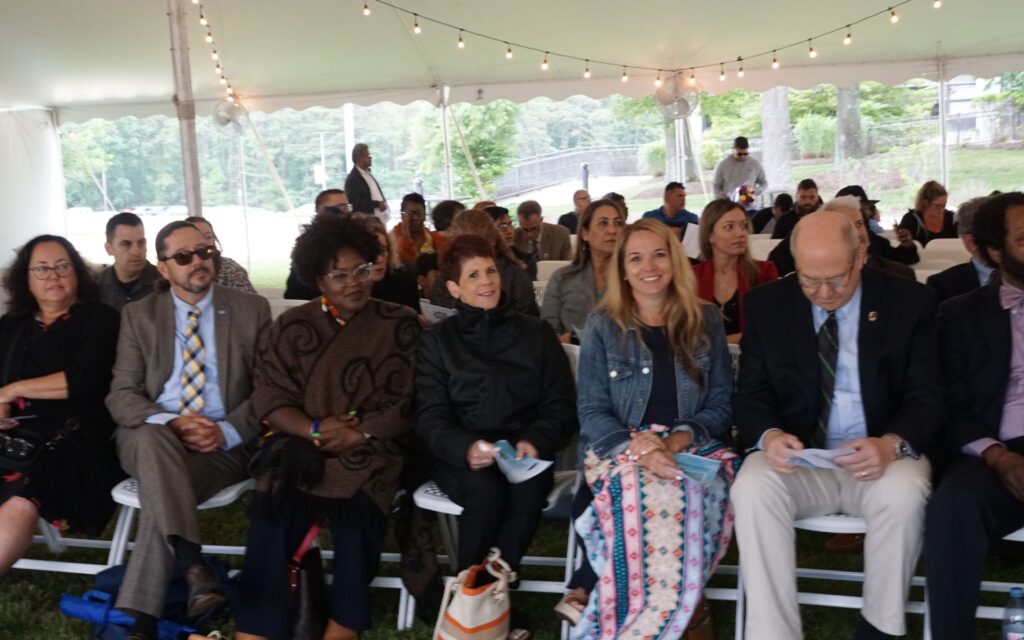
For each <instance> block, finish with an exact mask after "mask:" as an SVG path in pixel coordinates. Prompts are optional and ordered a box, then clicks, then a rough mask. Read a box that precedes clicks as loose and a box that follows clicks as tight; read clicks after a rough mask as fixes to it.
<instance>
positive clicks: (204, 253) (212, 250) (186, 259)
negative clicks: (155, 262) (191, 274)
mask: <svg viewBox="0 0 1024 640" xmlns="http://www.w3.org/2000/svg"><path fill="white" fill-rule="evenodd" d="M215 255H217V247H215V246H214V245H212V244H209V245H206V246H205V247H199V248H198V249H186V250H184V251H179V252H178V253H175V254H173V255H170V256H164V257H163V258H159V260H160V261H166V260H174V261H175V262H176V263H177V264H179V265H181V266H183V267H184V266H186V265H189V264H192V257H193V256H199V259H200V260H210V259H211V258H213V256H215Z"/></svg>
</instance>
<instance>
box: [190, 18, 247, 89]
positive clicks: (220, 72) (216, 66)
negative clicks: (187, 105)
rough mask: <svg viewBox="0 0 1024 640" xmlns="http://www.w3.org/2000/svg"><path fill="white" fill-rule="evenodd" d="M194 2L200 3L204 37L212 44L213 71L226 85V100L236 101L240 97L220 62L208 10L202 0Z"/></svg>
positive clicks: (200, 20) (218, 79)
mask: <svg viewBox="0 0 1024 640" xmlns="http://www.w3.org/2000/svg"><path fill="white" fill-rule="evenodd" d="M192 4H195V5H199V24H200V25H202V26H203V27H204V28H205V30H206V35H205V37H204V39H205V40H206V43H207V44H209V45H210V60H213V72H214V73H215V74H217V76H218V77H217V81H218V82H219V83H220V84H221V86H223V87H224V93H225V100H227V101H228V102H231V103H235V102H236V101H237V99H238V98H237V96H236V95H235V89H234V87H232V86H231V81H230V80H229V79H228V76H227V72H226V71H225V70H224V67H223V65H221V63H220V52H219V51H217V45H216V44H214V41H213V27H211V26H210V21H209V19H207V17H206V11H205V10H204V9H203V5H202V2H201V0H192Z"/></svg>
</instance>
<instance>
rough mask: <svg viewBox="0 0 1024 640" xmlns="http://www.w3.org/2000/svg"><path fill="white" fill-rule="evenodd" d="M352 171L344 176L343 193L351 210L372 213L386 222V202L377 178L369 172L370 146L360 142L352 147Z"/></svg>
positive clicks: (370, 163) (371, 161) (371, 163)
mask: <svg viewBox="0 0 1024 640" xmlns="http://www.w3.org/2000/svg"><path fill="white" fill-rule="evenodd" d="M352 165H353V166H352V171H349V173H348V177H347V178H345V195H346V196H347V197H348V201H349V204H351V205H352V210H353V211H359V212H361V213H372V214H374V215H376V216H378V217H380V218H381V219H382V220H384V221H385V222H386V219H385V218H386V214H387V213H388V202H387V199H386V198H385V197H384V191H383V190H382V189H381V188H380V183H379V182H377V178H375V177H373V174H372V173H370V167H371V166H372V165H373V156H372V155H370V147H369V146H368V145H366V143H363V142H360V143H359V144H357V145H355V146H354V147H352Z"/></svg>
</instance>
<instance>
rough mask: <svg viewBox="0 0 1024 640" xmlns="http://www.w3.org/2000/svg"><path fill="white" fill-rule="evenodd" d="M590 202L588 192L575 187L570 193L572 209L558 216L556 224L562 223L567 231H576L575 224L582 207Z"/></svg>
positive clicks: (581, 213)
mask: <svg viewBox="0 0 1024 640" xmlns="http://www.w3.org/2000/svg"><path fill="white" fill-rule="evenodd" d="M589 204H590V192H589V191H587V190H586V189H577V190H576V191H575V192H573V194H572V207H573V209H572V211H570V212H568V213H563V214H562V215H561V216H560V217H559V218H558V224H560V225H562V226H563V227H565V228H566V229H568V230H569V233H576V228H577V225H579V222H580V216H582V215H583V211H584V209H586V208H587V206H588V205H589Z"/></svg>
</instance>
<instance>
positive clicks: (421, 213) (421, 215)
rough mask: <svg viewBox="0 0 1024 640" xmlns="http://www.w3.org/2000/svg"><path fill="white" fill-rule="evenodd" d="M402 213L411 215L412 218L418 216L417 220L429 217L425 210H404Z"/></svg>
mask: <svg viewBox="0 0 1024 640" xmlns="http://www.w3.org/2000/svg"><path fill="white" fill-rule="evenodd" d="M402 215H405V216H409V217H410V218H416V219H417V220H418V219H421V218H426V217H427V213H426V212H425V211H403V212H402Z"/></svg>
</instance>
